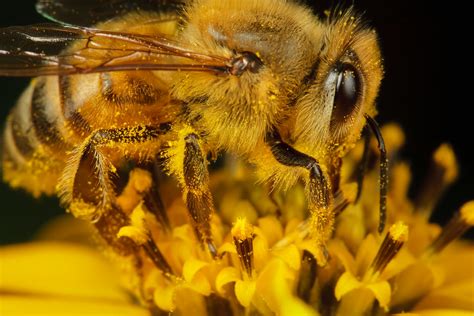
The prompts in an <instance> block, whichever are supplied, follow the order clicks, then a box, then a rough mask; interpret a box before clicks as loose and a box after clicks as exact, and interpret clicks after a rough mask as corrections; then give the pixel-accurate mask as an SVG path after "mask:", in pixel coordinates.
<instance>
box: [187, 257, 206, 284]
mask: <svg viewBox="0 0 474 316" xmlns="http://www.w3.org/2000/svg"><path fill="white" fill-rule="evenodd" d="M208 265H209V263H207V262H205V261H201V260H197V259H188V260H187V261H186V262H185V263H184V267H183V277H184V279H185V280H186V281H188V282H191V281H192V280H193V278H194V276H195V275H196V273H198V272H199V271H200V270H201V269H203V268H204V267H206V266H208Z"/></svg>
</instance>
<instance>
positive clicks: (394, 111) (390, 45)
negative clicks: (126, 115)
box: [0, 0, 474, 243]
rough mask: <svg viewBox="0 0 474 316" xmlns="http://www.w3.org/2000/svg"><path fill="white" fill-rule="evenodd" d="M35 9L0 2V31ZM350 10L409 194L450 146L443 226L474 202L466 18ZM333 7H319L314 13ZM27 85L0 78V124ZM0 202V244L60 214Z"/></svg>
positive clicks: (405, 5) (4, 192)
mask: <svg viewBox="0 0 474 316" xmlns="http://www.w3.org/2000/svg"><path fill="white" fill-rule="evenodd" d="M34 2H35V1H34V0H16V1H4V2H2V4H0V26H10V25H24V24H32V23H38V22H44V20H43V19H42V18H41V17H40V16H39V15H38V14H36V12H35V10H34ZM308 3H311V4H312V3H313V2H309V1H308ZM314 3H316V2H314ZM354 4H355V7H356V8H357V10H358V11H360V12H364V14H365V17H366V19H367V20H368V21H369V22H370V24H371V25H372V26H374V27H375V29H376V30H377V32H378V33H379V37H380V42H381V46H382V51H383V56H384V63H385V79H384V81H383V84H382V90H381V93H380V97H379V99H378V108H379V111H380V115H379V116H378V120H379V122H380V123H385V122H391V121H395V122H399V123H400V124H401V125H402V126H403V127H404V129H405V132H406V134H407V144H406V146H405V149H404V151H403V155H404V157H406V158H408V159H409V160H410V161H411V166H412V169H413V171H414V187H416V186H417V185H418V184H420V182H422V179H423V176H424V174H425V172H426V167H427V165H428V164H429V161H430V156H431V153H432V152H433V150H434V149H435V148H436V147H437V146H438V145H439V144H441V143H442V142H449V143H451V144H452V145H453V147H454V149H455V151H456V153H457V155H458V159H459V162H460V166H461V173H460V178H459V181H458V182H457V183H456V184H455V185H454V186H453V187H452V188H451V189H450V190H449V191H448V192H447V193H446V195H445V197H444V199H443V200H442V202H441V203H440V204H439V205H438V207H437V210H436V212H435V214H434V217H433V219H434V220H435V221H438V222H445V221H446V220H447V218H449V217H450V215H451V214H452V212H453V211H454V210H455V209H456V208H458V207H459V206H460V205H461V204H462V203H463V202H465V201H467V200H469V199H473V198H474V191H473V185H474V164H473V159H474V153H473V151H472V140H471V130H472V127H473V125H474V124H473V123H472V120H471V116H470V114H468V110H469V107H470V106H471V98H470V96H471V94H472V93H473V92H472V91H471V89H473V88H472V87H470V86H469V84H470V83H471V82H472V74H471V72H470V69H469V70H468V67H469V68H470V65H472V63H471V62H470V61H469V56H470V50H469V49H468V48H467V43H468V42H469V41H470V38H471V36H469V35H467V33H468V31H469V29H470V28H469V27H468V25H467V24H468V23H469V21H468V20H466V19H465V15H467V14H468V13H467V12H466V13H463V12H462V11H463V8H459V7H455V4H454V3H453V4H452V6H453V7H450V6H449V5H447V4H446V3H445V4H444V5H443V6H436V5H434V4H433V3H428V2H426V3H425V2H422V1H417V2H416V3H413V2H412V1H406V0H405V1H395V0H392V1H376V0H373V1H368V0H359V1H357V0H356V1H355V2H354ZM332 5H333V3H331V2H330V1H317V5H314V7H315V8H316V7H317V8H318V9H327V8H330V7H331V6H332ZM464 76H465V78H463V77H464ZM27 82H28V80H26V79H12V78H0V118H1V120H0V122H4V120H5V117H6V115H7V113H8V111H9V109H10V108H11V107H12V106H13V104H14V102H15V100H16V98H17V97H18V95H19V94H20V93H21V91H22V89H23V88H24V87H25V86H26V85H27ZM412 191H413V190H412ZM412 193H414V192H412ZM0 199H1V202H0V243H11V242H18V241H23V240H27V239H29V238H31V237H32V236H33V234H34V233H35V231H36V230H37V228H38V227H39V226H40V225H41V223H44V222H45V221H46V220H47V219H48V218H50V217H52V216H53V215H55V214H60V213H62V212H63V211H62V210H61V209H59V207H58V206H57V201H56V200H55V199H44V198H43V199H39V200H35V199H33V198H31V197H30V196H29V195H28V194H26V193H24V192H21V191H14V190H11V189H10V188H8V186H6V185H5V184H3V183H2V184H0ZM392 211H396V210H392ZM471 235H472V234H471Z"/></svg>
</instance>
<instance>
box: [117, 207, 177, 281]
mask: <svg viewBox="0 0 474 316" xmlns="http://www.w3.org/2000/svg"><path fill="white" fill-rule="evenodd" d="M130 222H131V223H130V225H128V226H123V227H122V228H120V230H119V232H118V233H117V237H118V238H127V239H129V240H131V241H133V243H135V245H137V246H140V247H142V248H143V250H144V251H145V253H146V254H147V255H148V257H149V258H150V259H151V261H153V263H154V264H155V266H156V267H157V268H158V269H160V270H161V271H163V272H164V273H165V274H167V275H171V274H172V273H173V272H172V270H171V267H170V266H169V264H168V262H167V261H166V259H165V257H164V256H163V254H162V253H161V251H160V249H159V248H158V246H157V245H156V244H155V242H154V241H153V239H152V237H151V234H150V230H149V229H148V227H147V224H146V214H145V211H144V209H143V207H142V204H139V205H138V206H137V207H136V208H135V209H134V210H133V212H132V214H131V216H130Z"/></svg>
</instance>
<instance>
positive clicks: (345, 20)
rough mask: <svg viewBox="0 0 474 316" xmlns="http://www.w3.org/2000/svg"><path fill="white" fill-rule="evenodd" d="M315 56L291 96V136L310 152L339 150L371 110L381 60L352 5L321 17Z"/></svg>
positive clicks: (373, 39) (353, 139)
mask: <svg viewBox="0 0 474 316" xmlns="http://www.w3.org/2000/svg"><path fill="white" fill-rule="evenodd" d="M324 30H325V31H324V36H323V37H322V41H323V43H322V46H321V50H320V53H319V56H318V57H317V59H316V60H315V61H314V63H313V66H312V69H311V71H310V72H309V74H308V75H307V77H306V78H305V82H304V85H306V88H305V89H304V91H303V92H302V93H301V94H300V97H299V98H298V99H297V100H296V103H295V109H294V120H293V128H292V129H293V130H292V133H291V134H292V136H291V137H292V138H293V139H294V140H295V143H297V144H300V146H301V147H303V148H305V149H306V150H308V151H309V152H316V151H321V150H323V151H326V152H334V149H338V150H339V152H340V155H343V154H344V153H345V152H346V151H347V150H348V149H350V148H351V147H352V146H353V145H354V144H355V142H356V141H357V140H358V139H359V138H360V134H361V131H362V128H363V127H364V125H365V118H364V115H369V116H374V115H375V114H376V109H375V98H376V96H377V93H378V89H379V85H380V82H381V79H382V75H383V70H382V60H381V56H380V49H379V46H378V43H377V36H376V34H375V32H374V31H373V30H372V29H370V28H369V27H367V26H366V25H365V24H364V23H363V22H362V21H361V19H360V18H359V17H356V16H355V14H354V13H353V11H352V10H349V11H346V12H341V11H340V12H336V13H335V14H332V15H331V16H330V17H329V18H328V20H327V21H326V25H325V27H324Z"/></svg>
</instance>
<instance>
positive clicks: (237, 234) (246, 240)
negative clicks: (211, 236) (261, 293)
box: [231, 218, 255, 278]
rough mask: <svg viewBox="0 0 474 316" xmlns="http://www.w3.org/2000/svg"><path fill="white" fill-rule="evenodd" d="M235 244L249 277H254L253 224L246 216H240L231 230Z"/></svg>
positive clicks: (243, 267)
mask: <svg viewBox="0 0 474 316" xmlns="http://www.w3.org/2000/svg"><path fill="white" fill-rule="evenodd" d="M231 233H232V237H233V239H234V245H235V248H236V250H237V254H238V255H239V259H240V264H241V265H242V269H243V270H244V271H245V273H246V274H247V276H248V277H250V278H251V277H252V274H253V270H254V255H253V239H254V238H255V235H254V232H253V226H252V225H251V224H250V223H248V222H247V219H246V218H238V219H237V221H236V222H235V223H234V226H233V227H232V230H231Z"/></svg>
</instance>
